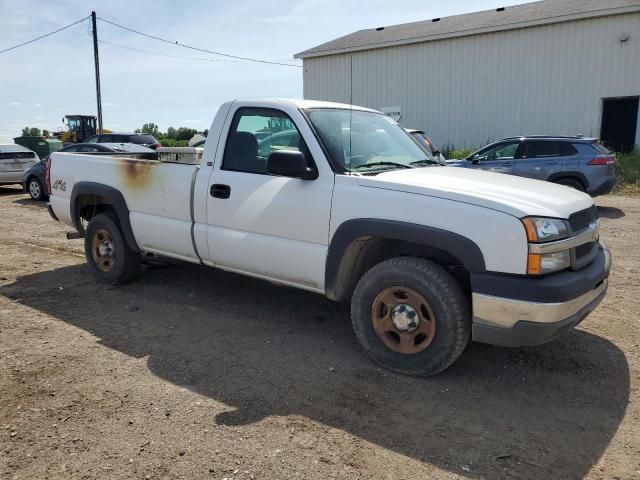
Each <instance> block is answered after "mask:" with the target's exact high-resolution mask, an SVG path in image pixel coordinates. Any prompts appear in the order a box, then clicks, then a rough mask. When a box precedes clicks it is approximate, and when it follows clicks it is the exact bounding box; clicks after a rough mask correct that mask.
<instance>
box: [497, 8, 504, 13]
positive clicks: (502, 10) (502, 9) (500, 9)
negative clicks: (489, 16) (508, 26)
mask: <svg viewBox="0 0 640 480" xmlns="http://www.w3.org/2000/svg"><path fill="white" fill-rule="evenodd" d="M496 12H504V7H499V8H496Z"/></svg>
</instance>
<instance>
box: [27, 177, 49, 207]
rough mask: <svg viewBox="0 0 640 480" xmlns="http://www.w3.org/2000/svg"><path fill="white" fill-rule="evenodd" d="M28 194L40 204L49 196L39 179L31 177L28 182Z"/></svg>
mask: <svg viewBox="0 0 640 480" xmlns="http://www.w3.org/2000/svg"><path fill="white" fill-rule="evenodd" d="M27 193H28V194H29V196H30V197H31V198H32V199H33V200H36V201H38V202H41V201H43V200H45V199H46V198H47V194H46V193H45V191H44V186H43V185H42V182H41V181H40V179H39V178H38V177H31V178H29V180H27Z"/></svg>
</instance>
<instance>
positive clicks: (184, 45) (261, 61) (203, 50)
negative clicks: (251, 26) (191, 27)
mask: <svg viewBox="0 0 640 480" xmlns="http://www.w3.org/2000/svg"><path fill="white" fill-rule="evenodd" d="M98 20H101V21H103V22H105V23H108V24H110V25H113V26H114V27H118V28H122V29H123V30H127V31H129V32H132V33H136V34H138V35H142V36H143V37H147V38H152V39H154V40H158V41H159V42H164V43H168V44H170V45H174V46H176V45H177V46H179V47H183V48H188V49H190V50H196V51H198V52H204V53H211V54H213V55H220V56H222V57H227V58H235V59H236V60H245V61H248V62H258V63H268V64H270V65H281V66H284V67H294V68H302V65H294V64H291V63H282V62H273V61H270V60H261V59H258V58H250V57H240V56H238V55H230V54H228V53H222V52H216V51H213V50H207V49H205V48H198V47H193V46H191V45H186V44H184V43H180V42H177V41H176V42H172V41H171V40H167V39H165V38H160V37H156V36H155V35H149V34H147V33H143V32H140V31H138V30H134V29H133V28H129V27H125V26H123V25H119V24H117V23H114V22H111V21H109V20H105V19H104V18H101V17H98Z"/></svg>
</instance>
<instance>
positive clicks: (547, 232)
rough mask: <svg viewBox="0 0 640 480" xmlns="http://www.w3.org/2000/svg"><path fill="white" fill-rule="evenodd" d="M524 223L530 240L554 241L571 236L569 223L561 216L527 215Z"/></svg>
mask: <svg viewBox="0 0 640 480" xmlns="http://www.w3.org/2000/svg"><path fill="white" fill-rule="evenodd" d="M522 223H523V225H524V228H525V230H526V231H527V238H528V239H529V241H530V242H536V243H537V242H552V241H554V240H562V239H563V238H567V237H568V236H569V231H568V230H567V224H566V223H565V221H564V220H560V219H559V218H540V217H526V218H523V219H522Z"/></svg>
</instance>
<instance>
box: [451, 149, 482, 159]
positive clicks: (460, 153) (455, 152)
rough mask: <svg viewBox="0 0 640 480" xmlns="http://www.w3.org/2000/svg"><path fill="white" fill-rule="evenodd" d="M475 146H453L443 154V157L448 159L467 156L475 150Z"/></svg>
mask: <svg viewBox="0 0 640 480" xmlns="http://www.w3.org/2000/svg"><path fill="white" fill-rule="evenodd" d="M476 150H477V148H454V149H452V150H450V151H449V152H447V153H448V154H445V158H450V159H459V158H467V157H468V156H469V155H471V154H472V153H473V152H475V151H476Z"/></svg>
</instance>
